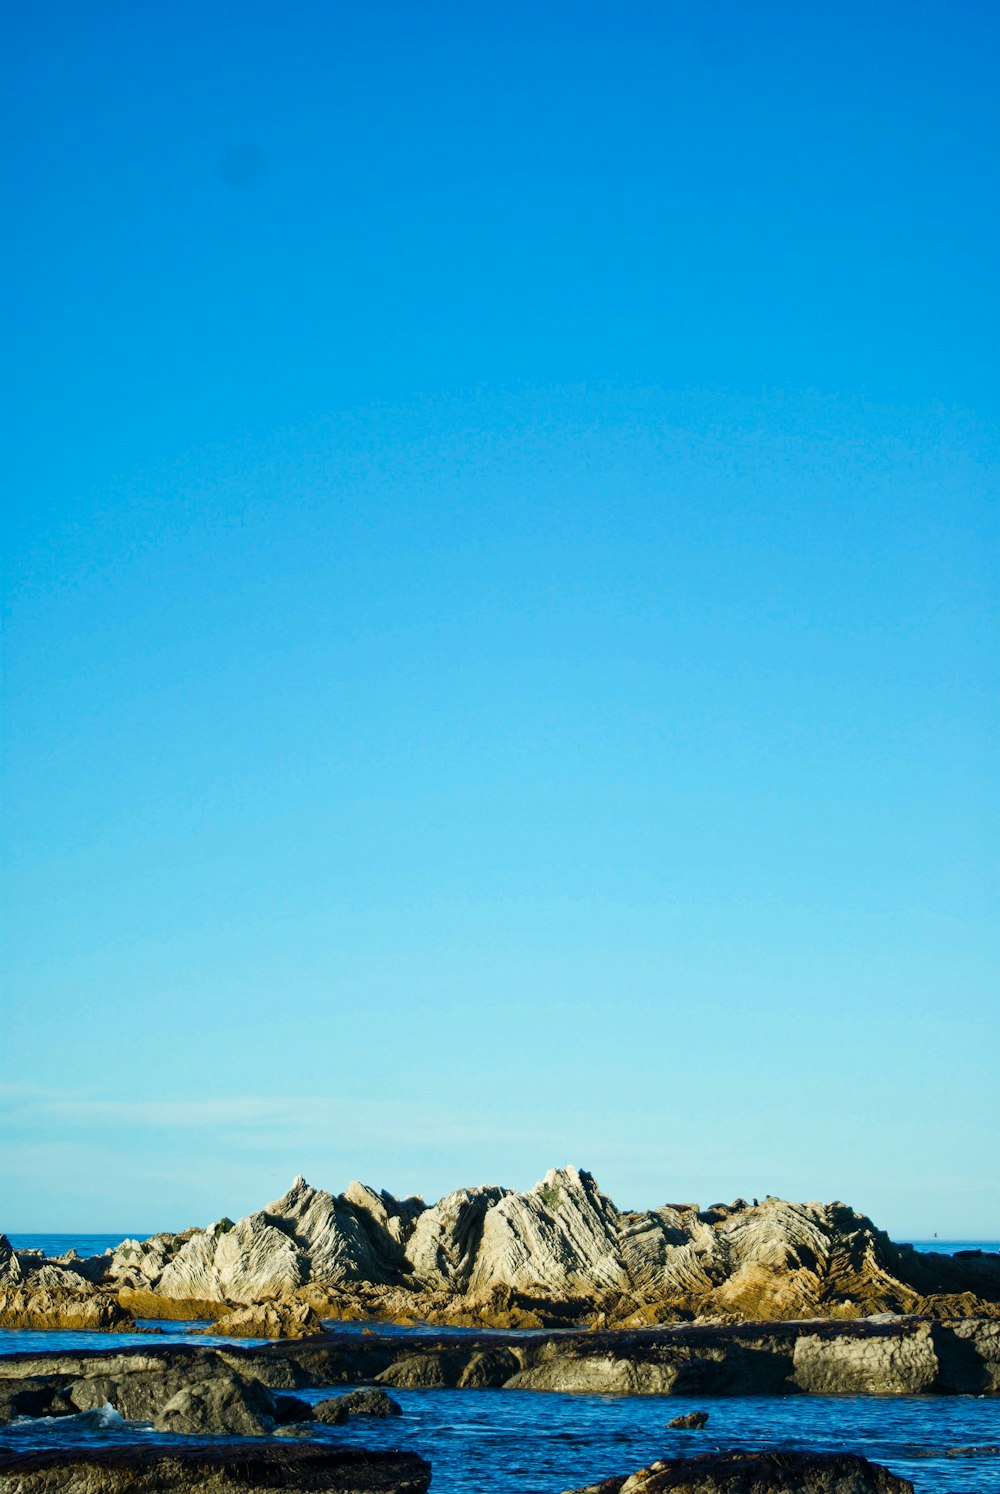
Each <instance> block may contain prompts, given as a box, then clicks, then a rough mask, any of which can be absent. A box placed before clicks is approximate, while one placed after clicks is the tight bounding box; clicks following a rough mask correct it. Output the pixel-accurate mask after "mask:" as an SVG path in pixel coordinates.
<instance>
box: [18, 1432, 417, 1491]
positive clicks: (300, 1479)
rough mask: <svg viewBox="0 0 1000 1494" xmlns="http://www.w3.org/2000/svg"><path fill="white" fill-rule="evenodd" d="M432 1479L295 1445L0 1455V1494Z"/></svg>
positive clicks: (410, 1464) (380, 1456) (404, 1456)
mask: <svg viewBox="0 0 1000 1494" xmlns="http://www.w3.org/2000/svg"><path fill="white" fill-rule="evenodd" d="M430 1476H431V1470H430V1465H429V1464H428V1463H426V1462H425V1461H424V1459H423V1458H420V1457H417V1456H416V1455H415V1454H413V1453H402V1452H369V1451H367V1450H365V1449H362V1448H343V1447H329V1446H322V1447H321V1446H319V1445H317V1444H315V1443H308V1442H306V1443H303V1442H298V1441H296V1442H285V1441H282V1442H278V1443H273V1442H272V1443H260V1442H252V1443H238V1442H237V1443H231V1444H230V1445H229V1446H227V1447H213V1448H205V1449H202V1448H190V1447H182V1448H176V1449H173V1450H171V1451H169V1452H168V1451H166V1450H165V1449H163V1448H151V1447H149V1446H144V1447H143V1446H134V1447H119V1448H115V1449H113V1450H110V1449H105V1450H101V1451H99V1452H98V1451H94V1450H93V1449H88V1450H87V1451H86V1452H83V1451H82V1450H81V1451H77V1452H74V1451H59V1452H45V1453H43V1452H37V1453H26V1454H18V1455H10V1454H6V1455H3V1454H0V1494H53V1491H54V1490H56V1489H58V1490H59V1491H60V1494H190V1491H191V1490H193V1489H197V1490H198V1491H199V1494H274V1491H275V1490H276V1489H281V1490H283V1491H284V1494H313V1491H317V1494H318V1491H321V1490H322V1491H324V1494H426V1490H427V1488H428V1486H429V1484H430Z"/></svg>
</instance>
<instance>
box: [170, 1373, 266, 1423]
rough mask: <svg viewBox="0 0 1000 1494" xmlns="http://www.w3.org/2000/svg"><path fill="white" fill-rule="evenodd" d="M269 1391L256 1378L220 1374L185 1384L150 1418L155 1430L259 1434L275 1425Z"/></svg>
mask: <svg viewBox="0 0 1000 1494" xmlns="http://www.w3.org/2000/svg"><path fill="white" fill-rule="evenodd" d="M276 1413H277V1408H276V1406H275V1401H274V1396H273V1395H272V1394H271V1392H270V1391H269V1390H268V1389H267V1388H266V1387H265V1386H263V1385H261V1384H260V1383H259V1382H258V1381H256V1380H246V1379H244V1378H243V1376H242V1375H237V1374H234V1373H233V1372H232V1371H229V1372H228V1373H219V1374H215V1375H213V1376H211V1377H210V1378H208V1379H204V1380H199V1381H197V1382H196V1383H195V1384H194V1385H189V1386H186V1387H185V1388H184V1389H183V1390H179V1391H178V1392H177V1393H176V1395H173V1396H171V1398H170V1400H168V1401H167V1403H166V1404H165V1405H164V1406H163V1407H162V1408H161V1409H160V1411H159V1412H158V1413H157V1415H156V1416H155V1417H154V1418H153V1426H154V1427H155V1428H156V1430H157V1431H158V1432H174V1433H177V1434H179V1435H184V1436H197V1437H201V1436H225V1437H262V1436H263V1435H264V1434H265V1433H267V1432H270V1431H271V1430H272V1428H273V1426H274V1423H275V1418H276Z"/></svg>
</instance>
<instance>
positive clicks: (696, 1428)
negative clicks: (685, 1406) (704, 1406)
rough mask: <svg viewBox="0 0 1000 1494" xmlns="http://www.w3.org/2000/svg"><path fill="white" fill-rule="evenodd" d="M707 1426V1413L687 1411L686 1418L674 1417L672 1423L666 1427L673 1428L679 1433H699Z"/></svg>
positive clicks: (668, 1423) (669, 1422)
mask: <svg viewBox="0 0 1000 1494" xmlns="http://www.w3.org/2000/svg"><path fill="white" fill-rule="evenodd" d="M707 1425H708V1412H707V1411H689V1412H688V1414H687V1415H686V1416H675V1417H674V1419H673V1421H668V1422H667V1426H668V1427H674V1428H675V1429H676V1430H677V1431H679V1432H700V1431H701V1429H702V1427H704V1426H707Z"/></svg>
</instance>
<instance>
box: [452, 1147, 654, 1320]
mask: <svg viewBox="0 0 1000 1494" xmlns="http://www.w3.org/2000/svg"><path fill="white" fill-rule="evenodd" d="M620 1219H621V1216H620V1214H619V1213H618V1210H617V1209H616V1208H615V1206H614V1204H613V1203H612V1202H611V1200H610V1199H609V1198H606V1197H605V1195H604V1194H603V1193H602V1192H601V1190H600V1189H599V1188H598V1186H597V1184H596V1183H595V1182H594V1179H593V1178H592V1177H591V1175H590V1173H589V1172H578V1171H577V1169H576V1168H575V1167H559V1168H555V1169H553V1171H551V1172H547V1173H546V1174H545V1177H544V1178H543V1179H542V1181H541V1182H540V1183H536V1184H535V1186H534V1187H533V1188H532V1189H531V1190H530V1191H529V1192H528V1193H509V1194H507V1196H506V1197H505V1198H502V1199H501V1200H500V1201H499V1202H498V1203H497V1204H495V1205H494V1206H493V1208H491V1209H489V1210H488V1212H487V1214H486V1216H485V1218H484V1220H483V1232H482V1238H481V1240H480V1243H479V1249H478V1251H477V1253H476V1262H475V1265H474V1267H473V1269H472V1273H471V1276H470V1278H469V1289H470V1290H471V1291H473V1292H476V1291H483V1290H485V1289H487V1288H489V1287H491V1286H494V1285H497V1284H499V1285H502V1286H510V1287H520V1288H522V1289H525V1288H531V1289H534V1290H538V1291H541V1292H544V1293H547V1294H549V1295H551V1296H575V1295H578V1294H580V1293H586V1292H593V1291H594V1290H600V1289H603V1288H607V1287H622V1286H625V1285H626V1284H627V1281H628V1275H627V1271H626V1268H625V1265H624V1263H623V1261H622V1258H621V1252H620V1249H619V1221H620Z"/></svg>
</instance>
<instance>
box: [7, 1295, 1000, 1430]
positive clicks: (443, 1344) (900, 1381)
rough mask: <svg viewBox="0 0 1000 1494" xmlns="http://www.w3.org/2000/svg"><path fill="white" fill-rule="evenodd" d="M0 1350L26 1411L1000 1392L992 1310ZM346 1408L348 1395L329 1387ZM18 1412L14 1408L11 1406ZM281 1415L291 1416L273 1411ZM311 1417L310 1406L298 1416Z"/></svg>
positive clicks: (145, 1414) (12, 1402) (135, 1414)
mask: <svg viewBox="0 0 1000 1494" xmlns="http://www.w3.org/2000/svg"><path fill="white" fill-rule="evenodd" d="M149 1343H150V1348H148V1349H147V1348H145V1347H143V1348H142V1349H139V1350H128V1349H126V1350H123V1351H118V1352H116V1351H113V1350H104V1351H102V1352H100V1353H86V1354H85V1353H76V1352H74V1353H47V1354H30V1355H28V1354H22V1355H18V1356H12V1355H9V1356H0V1408H2V1406H3V1405H7V1406H12V1407H15V1406H20V1405H21V1400H20V1399H19V1397H22V1396H23V1397H24V1398H25V1399H24V1402H23V1412H22V1414H26V1415H28V1414H30V1415H50V1414H52V1415H55V1414H61V1413H62V1412H64V1411H67V1410H69V1411H72V1410H78V1411H83V1410H93V1409H96V1408H99V1407H101V1406H104V1405H110V1406H112V1407H114V1408H115V1409H116V1410H117V1411H118V1412H119V1413H120V1414H121V1415H122V1416H123V1417H124V1418H125V1419H126V1420H144V1421H151V1420H153V1419H154V1418H155V1417H156V1416H158V1415H159V1414H160V1412H161V1411H162V1409H163V1407H164V1406H165V1405H167V1403H168V1402H169V1401H170V1400H171V1398H172V1397H173V1396H175V1395H176V1394H177V1392H178V1391H180V1390H183V1389H187V1388H190V1387H192V1386H195V1385H197V1384H200V1383H202V1382H203V1381H205V1380H207V1379H212V1378H220V1377H221V1378H224V1377H225V1376H226V1375H228V1374H235V1375H238V1376H241V1377H242V1378H243V1379H244V1380H252V1381H256V1382H259V1383H260V1384H261V1385H263V1386H265V1387H266V1388H267V1389H268V1390H270V1391H272V1392H274V1391H278V1392H288V1391H291V1392H294V1391H296V1390H298V1389H300V1388H302V1387H304V1386H312V1387H317V1388H319V1387H326V1386H336V1385H342V1386H343V1387H344V1389H345V1390H347V1389H348V1388H349V1387H350V1386H351V1385H359V1384H366V1385H371V1384H372V1383H373V1382H374V1383H375V1384H377V1385H379V1386H381V1387H383V1388H384V1389H391V1388H392V1387H394V1386H398V1387H400V1388H405V1389H414V1388H419V1389H424V1388H427V1389H449V1388H452V1387H456V1386H460V1387H462V1388H468V1389H479V1388H482V1389H487V1388H489V1389H500V1388H503V1389H505V1390H518V1389H527V1390H555V1391H581V1392H586V1393H598V1394H599V1393H607V1394H626V1395H682V1396H690V1397H695V1396H697V1397H698V1398H699V1399H700V1398H702V1397H705V1398H708V1397H717V1396H733V1395H755V1396H763V1395H774V1396H781V1395H800V1394H803V1393H807V1394H814V1395H815V1394H828V1393H836V1394H843V1393H851V1394H867V1395H925V1394H935V1395H944V1394H964V1395H990V1394H994V1395H995V1394H998V1393H1000V1324H998V1323H997V1322H996V1321H985V1322H983V1321H972V1320H962V1321H961V1322H958V1323H954V1324H949V1323H931V1324H928V1323H927V1322H925V1321H922V1320H920V1319H898V1320H896V1321H893V1322H883V1323H872V1322H869V1321H865V1320H861V1321H857V1322H831V1321H827V1322H815V1321H814V1322H809V1323H799V1324H795V1323H757V1324H742V1325H701V1326H694V1325H682V1326H678V1327H674V1328H661V1329H641V1330H634V1331H633V1330H624V1331H623V1330H615V1331H612V1332H606V1333H594V1332H583V1333H564V1332H559V1333H552V1334H548V1333H539V1334H535V1335H531V1336H517V1335H511V1336H509V1337H505V1336H503V1335H501V1334H475V1333H463V1334H445V1333H443V1334H441V1335H440V1336H438V1337H435V1338H431V1337H426V1338H425V1337H419V1338H409V1339H406V1338H401V1337H400V1336H399V1335H398V1334H379V1333H365V1334H358V1333H343V1334H330V1335H329V1336H328V1337H327V1338H326V1339H323V1340H308V1341H303V1342H300V1343H295V1342H287V1343H281V1344H266V1345H256V1346H252V1347H251V1346H236V1345H232V1346H226V1347H220V1348H210V1347H208V1346H206V1345H200V1344H199V1345H196V1344H194V1343H193V1342H191V1341H190V1340H188V1341H186V1342H181V1343H176V1342H173V1343H171V1342H169V1341H168V1340H164V1339H160V1340H157V1339H155V1338H153V1339H150V1341H149ZM332 1399H333V1400H334V1404H335V1405H337V1406H338V1416H339V1414H340V1413H341V1412H342V1411H343V1406H342V1405H341V1404H340V1403H341V1402H342V1401H343V1397H342V1396H338V1397H334V1398H332ZM11 1414H14V1413H13V1412H12V1413H11ZM269 1414H274V1415H275V1417H276V1419H278V1420H281V1419H285V1418H284V1417H283V1416H282V1415H279V1413H278V1412H277V1410H276V1411H275V1412H274V1413H269ZM298 1419H301V1418H298Z"/></svg>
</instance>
